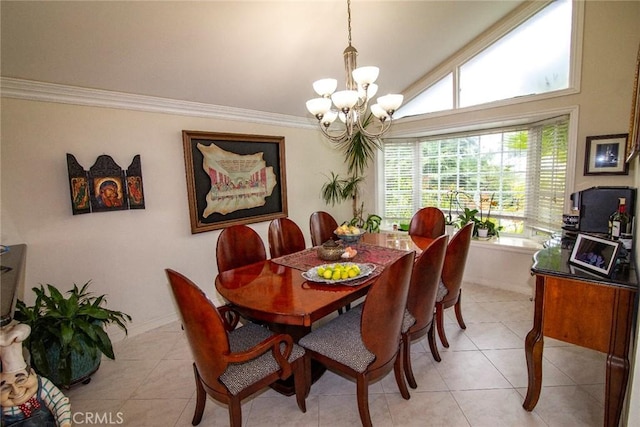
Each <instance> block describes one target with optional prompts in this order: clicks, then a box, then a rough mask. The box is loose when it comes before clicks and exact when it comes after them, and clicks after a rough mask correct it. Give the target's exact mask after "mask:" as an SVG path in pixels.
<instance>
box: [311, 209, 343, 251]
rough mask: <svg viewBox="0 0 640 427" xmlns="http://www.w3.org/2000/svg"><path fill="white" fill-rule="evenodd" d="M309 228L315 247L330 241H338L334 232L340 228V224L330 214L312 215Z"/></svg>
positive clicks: (319, 212)
mask: <svg viewBox="0 0 640 427" xmlns="http://www.w3.org/2000/svg"><path fill="white" fill-rule="evenodd" d="M309 228H310V231H311V244H312V245H313V246H320V245H322V244H323V243H324V242H326V241H327V240H329V239H332V240H336V236H335V234H333V232H334V231H335V229H336V228H338V223H337V222H336V220H335V219H334V218H333V217H332V216H331V214H330V213H327V212H323V211H318V212H314V213H312V214H311V218H309Z"/></svg>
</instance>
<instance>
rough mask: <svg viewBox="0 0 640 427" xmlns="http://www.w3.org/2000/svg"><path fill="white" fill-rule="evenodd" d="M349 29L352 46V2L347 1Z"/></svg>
mask: <svg viewBox="0 0 640 427" xmlns="http://www.w3.org/2000/svg"><path fill="white" fill-rule="evenodd" d="M347 27H348V28H349V46H351V0H347Z"/></svg>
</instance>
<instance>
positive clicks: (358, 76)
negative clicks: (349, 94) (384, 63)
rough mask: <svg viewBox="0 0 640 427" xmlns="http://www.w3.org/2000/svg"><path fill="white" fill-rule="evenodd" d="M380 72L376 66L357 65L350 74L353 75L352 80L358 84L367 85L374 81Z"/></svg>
mask: <svg viewBox="0 0 640 427" xmlns="http://www.w3.org/2000/svg"><path fill="white" fill-rule="evenodd" d="M379 73H380V69H379V68H378V67H371V66H370V67H359V68H356V69H355V70H353V72H352V73H351V75H352V76H353V80H355V81H356V83H358V84H359V85H362V86H365V87H366V86H367V85H370V84H371V83H373V82H375V81H376V79H377V78H378V74H379Z"/></svg>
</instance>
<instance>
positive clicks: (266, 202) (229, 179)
mask: <svg viewBox="0 0 640 427" xmlns="http://www.w3.org/2000/svg"><path fill="white" fill-rule="evenodd" d="M182 141H183V149H184V160H185V170H186V180H187V197H188V202H189V218H190V220H191V233H192V234H195V233H201V232H204V231H212V230H218V229H221V228H225V227H228V226H230V225H236V224H250V223H256V222H262V221H270V220H272V219H275V218H284V217H286V216H287V215H288V211H287V180H286V167H285V151H284V142H285V141H284V137H283V136H266V135H244V134H232V133H215V132H202V131H189V130H183V131H182Z"/></svg>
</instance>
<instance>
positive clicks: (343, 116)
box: [338, 109, 359, 124]
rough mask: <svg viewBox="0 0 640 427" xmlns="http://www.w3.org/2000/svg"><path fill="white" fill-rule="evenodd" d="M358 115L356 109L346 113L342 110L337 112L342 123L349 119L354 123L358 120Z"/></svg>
mask: <svg viewBox="0 0 640 427" xmlns="http://www.w3.org/2000/svg"><path fill="white" fill-rule="evenodd" d="M358 117H359V114H358V111H356V110H355V109H353V110H351V111H349V112H348V113H347V114H345V113H343V112H342V111H340V112H339V113H338V118H339V119H340V121H341V122H342V123H344V124H347V122H348V121H351V122H352V123H356V122H357V121H358Z"/></svg>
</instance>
